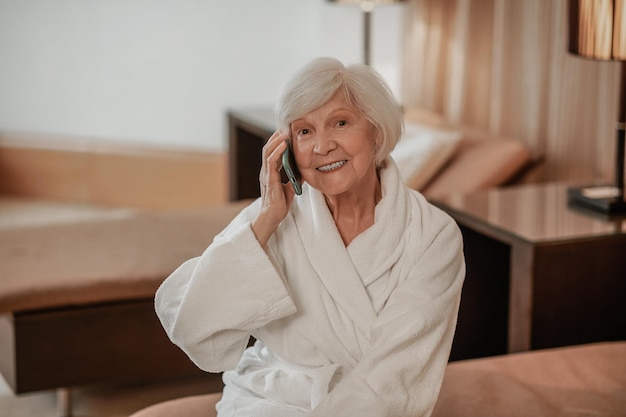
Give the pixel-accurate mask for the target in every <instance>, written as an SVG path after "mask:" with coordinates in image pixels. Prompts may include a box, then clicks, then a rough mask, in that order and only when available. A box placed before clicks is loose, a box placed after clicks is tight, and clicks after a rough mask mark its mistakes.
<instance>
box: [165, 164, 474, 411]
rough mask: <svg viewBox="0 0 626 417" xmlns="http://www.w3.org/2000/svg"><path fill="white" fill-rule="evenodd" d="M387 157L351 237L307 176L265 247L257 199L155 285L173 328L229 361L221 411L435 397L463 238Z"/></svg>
mask: <svg viewBox="0 0 626 417" xmlns="http://www.w3.org/2000/svg"><path fill="white" fill-rule="evenodd" d="M386 165H387V167H386V168H384V169H382V170H381V185H382V194H383V196H382V199H381V201H380V202H379V203H378V205H377V206H376V213H375V223H374V225H373V226H371V227H370V228H369V229H367V230H366V231H364V232H363V233H361V234H360V235H359V236H357V237H356V238H355V239H354V240H353V241H352V242H351V243H350V245H349V246H348V247H346V246H345V245H344V243H343V241H342V239H341V236H340V235H339V232H338V230H337V228H336V226H335V223H334V221H333V218H332V216H331V213H330V211H329V209H328V207H327V205H326V203H325V200H324V196H323V195H322V194H321V193H320V192H319V191H317V190H315V189H313V188H311V187H309V186H308V185H306V184H305V185H304V192H303V194H302V195H301V196H296V198H295V201H294V203H293V205H292V207H291V209H290V211H289V214H288V216H287V217H286V218H285V220H284V221H283V222H282V223H281V225H280V226H279V228H278V229H277V230H276V232H275V233H274V235H273V237H272V238H271V239H270V241H269V243H268V249H267V252H266V251H264V250H263V248H262V247H261V246H260V245H259V243H258V241H257V240H256V238H255V236H254V233H253V232H252V229H251V222H252V220H253V219H254V218H255V216H256V213H257V212H258V210H259V208H260V201H259V200H257V201H256V202H254V203H253V204H252V205H250V206H249V207H247V208H246V209H244V210H243V211H242V212H241V214H240V215H239V216H237V217H236V218H235V219H234V220H233V221H232V223H231V224H230V225H229V226H228V227H227V228H226V229H225V230H224V231H223V232H222V233H220V234H219V235H218V236H216V238H215V240H214V242H213V243H212V244H211V245H210V246H209V247H208V248H207V249H206V251H205V252H204V253H203V254H202V256H200V257H198V258H194V259H191V260H189V261H187V262H185V263H184V264H183V265H181V266H180V267H179V268H178V269H177V270H176V271H175V272H174V273H172V275H171V276H170V277H169V278H168V279H166V280H165V282H164V283H163V284H162V286H161V287H160V288H159V290H158V292H157V294H156V310H157V313H158V315H159V317H160V319H161V322H162V324H163V326H164V328H165V329H166V331H167V333H168V335H169V337H170V338H171V340H172V341H173V342H174V343H175V344H177V345H178V346H180V347H181V348H182V349H183V350H184V351H185V352H186V353H187V355H189V357H190V358H191V359H192V360H193V361H194V363H195V364H196V365H197V366H199V367H200V368H202V369H204V370H206V371H212V372H220V371H226V372H225V373H224V382H225V388H224V394H223V398H222V400H221V402H220V403H219V404H218V407H217V408H218V415H219V416H220V417H234V416H237V417H239V416H246V417H260V416H263V417H265V416H267V417H282V416H285V417H287V416H288V417H299V416H311V417H314V416H320V417H342V416H346V417H348V416H349V417H354V416H368V417H392V416H397V417H409V416H410V417H413V416H428V415H429V414H430V412H431V411H432V408H433V406H434V404H435V401H436V399H437V395H438V392H439V389H440V386H441V382H442V379H443V374H444V370H445V366H446V363H447V360H448V356H449V352H450V346H451V344H452V337H453V334H454V328H455V324H456V315H457V312H458V304H459V297H460V293H461V287H462V282H463V278H464V275H465V264H464V260H463V253H462V238H461V235H460V233H459V230H458V227H457V226H456V224H455V223H454V221H453V220H452V219H451V218H450V217H449V216H448V215H446V214H445V213H444V212H442V211H441V210H439V209H438V208H436V207H434V206H433V205H431V204H429V203H428V202H427V201H426V200H425V199H424V197H423V196H422V195H421V194H419V193H418V192H416V191H413V190H409V189H408V188H406V187H405V186H404V184H403V182H402V179H401V178H400V175H399V173H398V170H397V168H396V166H395V164H394V163H393V161H392V160H390V159H388V160H387V161H386ZM251 335H252V336H254V337H255V338H256V339H257V342H256V344H255V345H254V346H253V347H250V348H248V349H247V350H246V347H247V345H248V342H249V337H250V336H251ZM244 351H245V352H244Z"/></svg>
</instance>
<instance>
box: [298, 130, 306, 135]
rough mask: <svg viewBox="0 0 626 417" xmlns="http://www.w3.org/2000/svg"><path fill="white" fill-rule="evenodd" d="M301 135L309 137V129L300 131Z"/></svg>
mask: <svg viewBox="0 0 626 417" xmlns="http://www.w3.org/2000/svg"><path fill="white" fill-rule="evenodd" d="M298 134H299V135H308V134H309V129H300V130H299V131H298Z"/></svg>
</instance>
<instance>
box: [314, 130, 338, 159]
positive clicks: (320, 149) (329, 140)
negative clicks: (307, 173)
mask: <svg viewBox="0 0 626 417" xmlns="http://www.w3.org/2000/svg"><path fill="white" fill-rule="evenodd" d="M315 139H316V140H315V146H314V147H313V151H314V152H315V153H317V154H319V155H326V154H328V153H329V152H330V151H332V150H335V149H336V148H337V142H335V140H334V138H333V137H332V135H329V134H326V133H322V134H320V135H318V136H317V138H315Z"/></svg>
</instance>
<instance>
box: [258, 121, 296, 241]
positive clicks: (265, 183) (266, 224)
mask: <svg viewBox="0 0 626 417" xmlns="http://www.w3.org/2000/svg"><path fill="white" fill-rule="evenodd" d="M287 139H288V136H287V134H286V133H285V132H283V131H278V130H277V131H276V132H274V134H273V135H272V136H271V137H270V138H269V139H268V141H267V142H266V143H265V146H263V160H262V164H261V172H260V174H259V184H260V186H261V211H260V212H259V215H258V216H257V218H256V219H255V220H254V222H252V231H253V232H254V234H255V235H256V238H257V240H258V241H259V243H260V244H261V246H263V247H265V246H266V244H267V242H268V240H269V238H270V237H271V236H272V234H274V232H275V231H276V229H277V228H278V225H279V224H280V222H282V221H283V220H284V219H285V217H286V216H287V212H288V211H289V207H290V206H291V203H292V202H293V198H294V196H295V192H294V191H293V188H292V187H291V185H290V184H289V183H287V184H283V183H282V182H281V177H280V170H281V168H282V155H283V152H284V151H285V149H286V148H287V142H286V141H287Z"/></svg>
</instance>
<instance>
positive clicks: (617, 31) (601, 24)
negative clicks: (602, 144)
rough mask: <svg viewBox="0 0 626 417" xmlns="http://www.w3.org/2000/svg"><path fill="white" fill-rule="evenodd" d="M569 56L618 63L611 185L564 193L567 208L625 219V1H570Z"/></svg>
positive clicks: (574, 189) (581, 188)
mask: <svg viewBox="0 0 626 417" xmlns="http://www.w3.org/2000/svg"><path fill="white" fill-rule="evenodd" d="M568 49H569V52H570V53H572V54H575V55H579V56H581V57H584V58H589V59H595V60H601V61H621V63H620V65H621V80H620V86H619V113H618V117H617V125H616V140H617V144H616V152H615V158H616V159H615V184H614V185H603V186H589V187H579V188H570V189H568V204H569V205H570V206H572V207H580V208H584V209H588V210H592V211H593V212H596V213H600V214H604V215H608V216H613V215H626V201H624V133H625V132H624V129H625V128H626V125H625V119H624V112H625V111H626V97H625V96H626V90H624V89H625V88H626V62H625V60H626V0H570V1H569V47H568Z"/></svg>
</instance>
